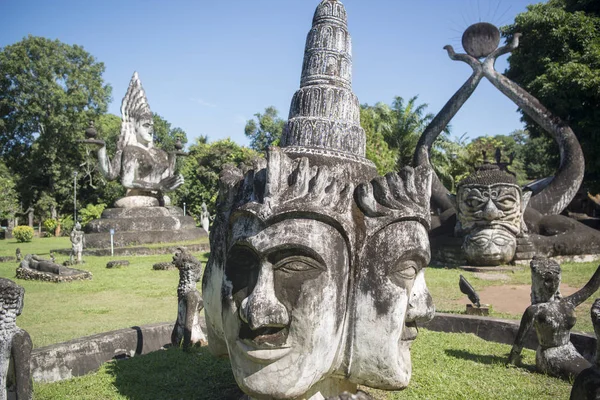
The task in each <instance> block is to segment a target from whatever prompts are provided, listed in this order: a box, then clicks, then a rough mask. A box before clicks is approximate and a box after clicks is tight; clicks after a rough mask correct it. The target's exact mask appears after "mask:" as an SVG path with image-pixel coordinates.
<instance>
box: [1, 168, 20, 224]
mask: <svg viewBox="0 0 600 400" xmlns="http://www.w3.org/2000/svg"><path fill="white" fill-rule="evenodd" d="M15 180H16V179H15V176H14V175H13V174H11V173H10V171H9V170H8V168H7V167H6V165H4V163H3V162H0V193H2V195H1V196H0V220H2V219H8V218H13V217H14V215H15V213H16V212H17V211H18V210H19V200H18V198H17V192H16V190H15Z"/></svg>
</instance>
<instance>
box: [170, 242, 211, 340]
mask: <svg viewBox="0 0 600 400" xmlns="http://www.w3.org/2000/svg"><path fill="white" fill-rule="evenodd" d="M173 264H175V266H176V267H177V269H179V286H178V287H177V299H178V306H177V321H176V322H175V327H174V328H173V333H171V344H172V345H173V346H179V345H180V344H181V341H182V340H183V348H184V349H189V348H190V347H192V346H194V345H199V346H202V345H206V336H204V332H202V328H201V327H200V322H199V320H198V316H199V313H200V311H202V309H203V308H204V302H203V301H202V296H200V292H199V291H198V289H196V282H198V281H199V280H200V278H201V274H202V264H201V263H200V261H198V260H197V259H196V258H195V257H194V256H192V255H191V254H189V253H188V252H187V251H186V249H184V248H182V247H179V248H178V249H177V251H176V252H175V255H174V256H173Z"/></svg>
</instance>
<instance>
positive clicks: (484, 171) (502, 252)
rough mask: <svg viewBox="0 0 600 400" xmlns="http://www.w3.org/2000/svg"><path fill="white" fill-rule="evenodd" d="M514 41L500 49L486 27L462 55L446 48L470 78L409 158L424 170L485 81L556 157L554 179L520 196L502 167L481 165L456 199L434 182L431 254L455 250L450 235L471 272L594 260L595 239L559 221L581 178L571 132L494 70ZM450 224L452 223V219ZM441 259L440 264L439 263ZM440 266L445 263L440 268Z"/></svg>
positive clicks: (598, 246) (598, 238)
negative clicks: (523, 263)
mask: <svg viewBox="0 0 600 400" xmlns="http://www.w3.org/2000/svg"><path fill="white" fill-rule="evenodd" d="M519 38H520V35H519V34H516V35H515V36H514V38H513V40H512V41H511V42H510V43H509V44H507V45H505V46H502V47H498V45H499V42H500V34H499V31H498V29H497V28H496V27H495V26H493V25H491V24H488V23H483V22H482V23H478V24H475V25H473V26H471V27H469V28H468V29H467V30H466V31H465V33H464V35H463V47H464V48H465V50H466V51H467V53H466V54H457V53H455V52H454V49H453V48H452V46H446V47H445V49H446V51H447V52H448V55H449V57H450V58H451V59H452V60H457V61H462V62H465V63H466V64H468V65H469V66H470V67H471V68H472V70H473V73H472V75H471V76H470V77H469V79H468V80H467V81H466V82H465V83H464V84H463V86H462V87H461V88H460V89H459V90H458V91H457V92H456V94H455V95H454V96H453V97H452V98H451V99H450V100H449V101H448V103H446V105H445V106H444V107H443V108H442V110H441V111H440V112H439V113H438V115H436V117H435V118H434V119H433V120H432V121H431V123H430V124H429V125H428V127H427V128H426V129H425V131H424V132H423V135H422V136H421V139H420V141H419V143H418V145H417V148H416V151H415V157H414V164H415V165H423V164H429V162H430V161H429V156H430V153H431V147H432V145H433V143H434V141H435V139H436V138H437V137H438V136H439V135H440V134H441V132H442V131H443V130H444V129H445V128H446V126H448V123H449V122H450V121H451V119H452V118H453V117H454V116H455V115H456V113H457V112H458V111H459V110H460V108H461V107H462V106H463V105H464V103H465V102H466V101H467V100H468V99H469V97H470V96H471V94H473V92H474V91H475V89H476V88H477V86H478V84H479V83H480V82H481V80H482V79H483V77H485V78H487V79H488V80H489V81H490V82H491V83H492V84H493V85H494V86H495V87H496V88H497V89H499V90H500V91H501V92H502V93H503V94H504V95H506V96H507V97H508V98H509V99H510V100H511V101H513V102H514V103H515V104H516V105H517V106H518V107H519V108H520V109H521V110H523V111H524V112H525V114H527V115H528V116H529V117H530V118H531V119H533V120H534V121H536V122H537V123H538V124H539V125H540V126H541V127H542V128H543V129H544V130H546V132H548V134H549V135H550V136H551V137H552V138H553V139H554V140H555V141H556V143H557V144H558V147H559V149H560V160H561V161H560V166H559V168H558V171H557V173H556V174H555V175H554V176H553V177H552V178H551V179H547V180H546V181H545V182H546V183H545V185H542V186H541V187H538V188H531V187H526V188H521V187H519V186H518V185H517V182H516V178H515V177H514V175H513V174H511V173H510V172H509V171H508V169H507V166H508V165H509V164H510V162H509V163H506V162H504V163H502V162H500V161H501V160H500V155H499V154H498V155H497V157H496V164H491V163H489V162H487V163H485V164H484V165H483V166H482V167H481V168H479V169H478V170H477V171H476V172H475V173H473V174H472V175H471V176H469V177H467V178H466V179H465V180H463V181H462V182H459V184H458V187H457V195H456V198H454V197H451V196H449V191H448V190H447V189H446V188H445V187H444V186H443V184H442V183H441V182H440V180H439V179H438V178H437V177H434V182H433V191H432V199H431V200H432V206H433V208H434V209H436V210H438V211H439V214H440V216H439V218H436V221H434V224H433V228H434V229H433V231H432V247H435V249H434V253H436V254H437V251H436V250H437V248H438V247H441V246H444V245H448V243H451V242H452V243H453V240H451V238H449V236H448V235H449V234H450V233H451V232H452V231H454V234H455V235H456V236H458V237H460V238H462V239H463V243H462V248H463V250H464V251H463V253H464V254H463V257H464V258H465V259H466V261H467V262H468V263H470V264H474V265H490V266H494V265H499V264H505V263H508V262H511V261H514V260H515V259H516V258H517V256H518V257H522V258H520V259H531V258H532V257H533V255H534V254H538V255H540V254H541V255H545V256H547V257H552V256H562V255H587V254H598V253H600V232H598V231H596V230H594V229H591V228H588V227H586V226H585V225H583V224H581V223H577V222H576V221H574V220H571V219H569V218H567V217H564V216H561V215H558V214H560V213H561V212H562V211H563V210H564V209H565V207H566V206H567V205H568V204H569V202H570V201H571V200H572V199H573V197H574V196H575V194H576V193H577V190H578V189H579V186H580V185H581V182H582V180H583V173H584V167H585V165H584V159H583V153H582V151H581V147H580V145H579V142H578V141H577V138H576V137H575V134H574V133H573V131H572V130H571V128H569V126H568V125H567V124H566V123H565V122H564V121H561V120H560V119H559V118H557V117H555V116H553V115H552V113H550V111H549V110H547V109H546V108H545V107H544V106H543V105H542V104H540V102H539V101H538V100H537V99H536V98H535V97H533V96H532V95H531V94H529V93H528V92H526V91H525V90H524V89H522V88H521V87H519V86H518V85H517V84H515V83H514V82H512V81H511V80H509V79H508V78H507V77H505V76H504V75H502V74H500V73H499V72H497V71H496V70H495V69H494V64H495V61H496V59H497V58H498V57H500V56H502V55H504V54H507V53H510V52H512V51H513V50H514V49H516V48H517V47H518V44H519ZM454 217H456V218H454ZM442 258H443V257H442ZM440 261H442V262H443V260H440Z"/></svg>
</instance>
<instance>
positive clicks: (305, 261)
mask: <svg viewBox="0 0 600 400" xmlns="http://www.w3.org/2000/svg"><path fill="white" fill-rule="evenodd" d="M273 269H274V270H276V271H281V272H285V273H288V274H291V273H294V272H309V271H315V270H317V271H321V270H324V268H323V267H322V266H321V265H320V264H319V263H318V262H317V261H316V260H313V259H312V258H310V257H305V256H291V257H286V258H285V259H283V260H281V261H279V262H278V263H277V264H275V265H274V266H273Z"/></svg>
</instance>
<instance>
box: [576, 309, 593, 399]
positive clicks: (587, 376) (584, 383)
mask: <svg viewBox="0 0 600 400" xmlns="http://www.w3.org/2000/svg"><path fill="white" fill-rule="evenodd" d="M590 314H591V316H592V324H594V332H595V333H596V346H597V348H596V364H595V365H592V366H591V367H590V368H588V369H586V370H583V371H582V372H581V373H580V374H579V375H577V378H576V379H575V382H573V389H572V390H571V397H570V399H571V400H596V399H600V299H596V301H594V304H593V305H592V309H591V313H590Z"/></svg>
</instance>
